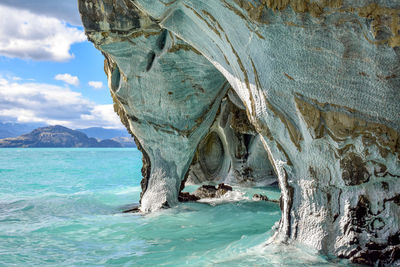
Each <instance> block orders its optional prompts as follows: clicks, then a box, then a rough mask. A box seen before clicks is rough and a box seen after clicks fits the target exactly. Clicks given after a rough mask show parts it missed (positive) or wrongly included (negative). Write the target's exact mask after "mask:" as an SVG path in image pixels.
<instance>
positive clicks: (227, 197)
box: [197, 190, 249, 205]
mask: <svg viewBox="0 0 400 267" xmlns="http://www.w3.org/2000/svg"><path fill="white" fill-rule="evenodd" d="M245 194H246V193H245V192H242V191H239V190H235V191H228V192H226V193H225V194H224V195H222V196H221V197H219V198H202V199H200V200H198V201H197V202H202V203H208V204H210V205H218V204H223V203H228V202H238V201H243V200H249V198H248V197H246V196H245Z"/></svg>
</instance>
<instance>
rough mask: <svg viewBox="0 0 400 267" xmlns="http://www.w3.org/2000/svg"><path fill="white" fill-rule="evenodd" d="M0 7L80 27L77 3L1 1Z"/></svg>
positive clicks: (26, 0) (22, 0)
mask: <svg viewBox="0 0 400 267" xmlns="http://www.w3.org/2000/svg"><path fill="white" fill-rule="evenodd" d="M1 5H6V6H10V7H14V8H18V9H23V10H29V11H30V12H32V13H35V14H40V15H46V16H49V17H55V18H59V19H61V20H64V21H67V22H68V23H70V24H72V25H81V24H82V23H81V18H80V16H79V12H78V1H73V0H72V1H71V0H40V1H32V0H1Z"/></svg>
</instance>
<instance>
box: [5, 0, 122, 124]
mask: <svg viewBox="0 0 400 267" xmlns="http://www.w3.org/2000/svg"><path fill="white" fill-rule="evenodd" d="M33 3H34V4H33ZM103 62H104V58H103V56H102V55H101V53H100V52H99V51H98V50H97V49H96V48H95V47H94V46H93V45H92V44H91V43H90V42H88V41H87V40H86V36H85V35H84V33H83V27H82V25H81V22H80V19H79V12H78V7H77V1H76V0H38V1H32V0H2V1H1V2H0V122H17V123H28V122H39V123H43V124H50V125H52V124H62V125H65V126H67V127H71V128H86V127H93V126H100V127H107V128H122V127H123V126H122V125H121V123H120V122H119V119H118V118H117V116H116V115H115V114H114V112H113V111H112V100H111V97H110V93H109V90H108V87H107V79H106V75H105V74H104V70H103Z"/></svg>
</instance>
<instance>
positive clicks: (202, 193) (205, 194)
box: [193, 185, 217, 199]
mask: <svg viewBox="0 0 400 267" xmlns="http://www.w3.org/2000/svg"><path fill="white" fill-rule="evenodd" d="M216 193H217V188H215V186H213V185H202V186H200V187H199V188H197V190H196V191H194V192H193V195H195V196H196V197H198V198H199V199H200V198H213V197H215V194H216Z"/></svg>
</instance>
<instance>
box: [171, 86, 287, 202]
mask: <svg viewBox="0 0 400 267" xmlns="http://www.w3.org/2000/svg"><path fill="white" fill-rule="evenodd" d="M261 138H262V137H261V136H260V134H259V133H257V131H256V130H255V129H254V127H253V126H252V125H251V123H250V121H249V120H248V117H247V114H246V110H245V107H244V105H243V103H242V102H241V100H240V98H239V97H238V96H237V95H236V93H235V92H234V91H233V90H229V92H228V93H227V96H226V97H225V98H224V99H222V101H221V106H220V111H219V113H218V114H217V116H216V118H215V120H214V123H213V124H212V125H211V127H210V129H209V131H208V133H207V134H206V135H205V136H204V137H203V139H202V140H201V141H200V142H199V144H198V146H197V149H196V151H195V154H194V157H193V161H192V163H191V165H190V167H189V169H188V172H187V175H186V178H185V179H184V181H183V182H182V184H181V190H180V194H179V200H180V201H181V202H186V201H193V200H199V199H201V198H204V197H205V198H207V197H211V196H212V197H217V198H218V197H222V196H223V195H224V194H225V193H226V192H228V191H231V190H232V187H233V191H239V192H242V193H244V194H246V196H247V198H250V199H253V200H265V201H272V202H278V199H279V198H280V190H279V188H278V182H277V181H278V179H277V175H276V173H275V171H274V168H273V167H272V163H271V162H270V160H269V158H268V154H267V151H266V150H265V148H264V146H263V144H262V140H261ZM267 192H269V193H267ZM271 192H272V193H271ZM225 197H226V196H225Z"/></svg>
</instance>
